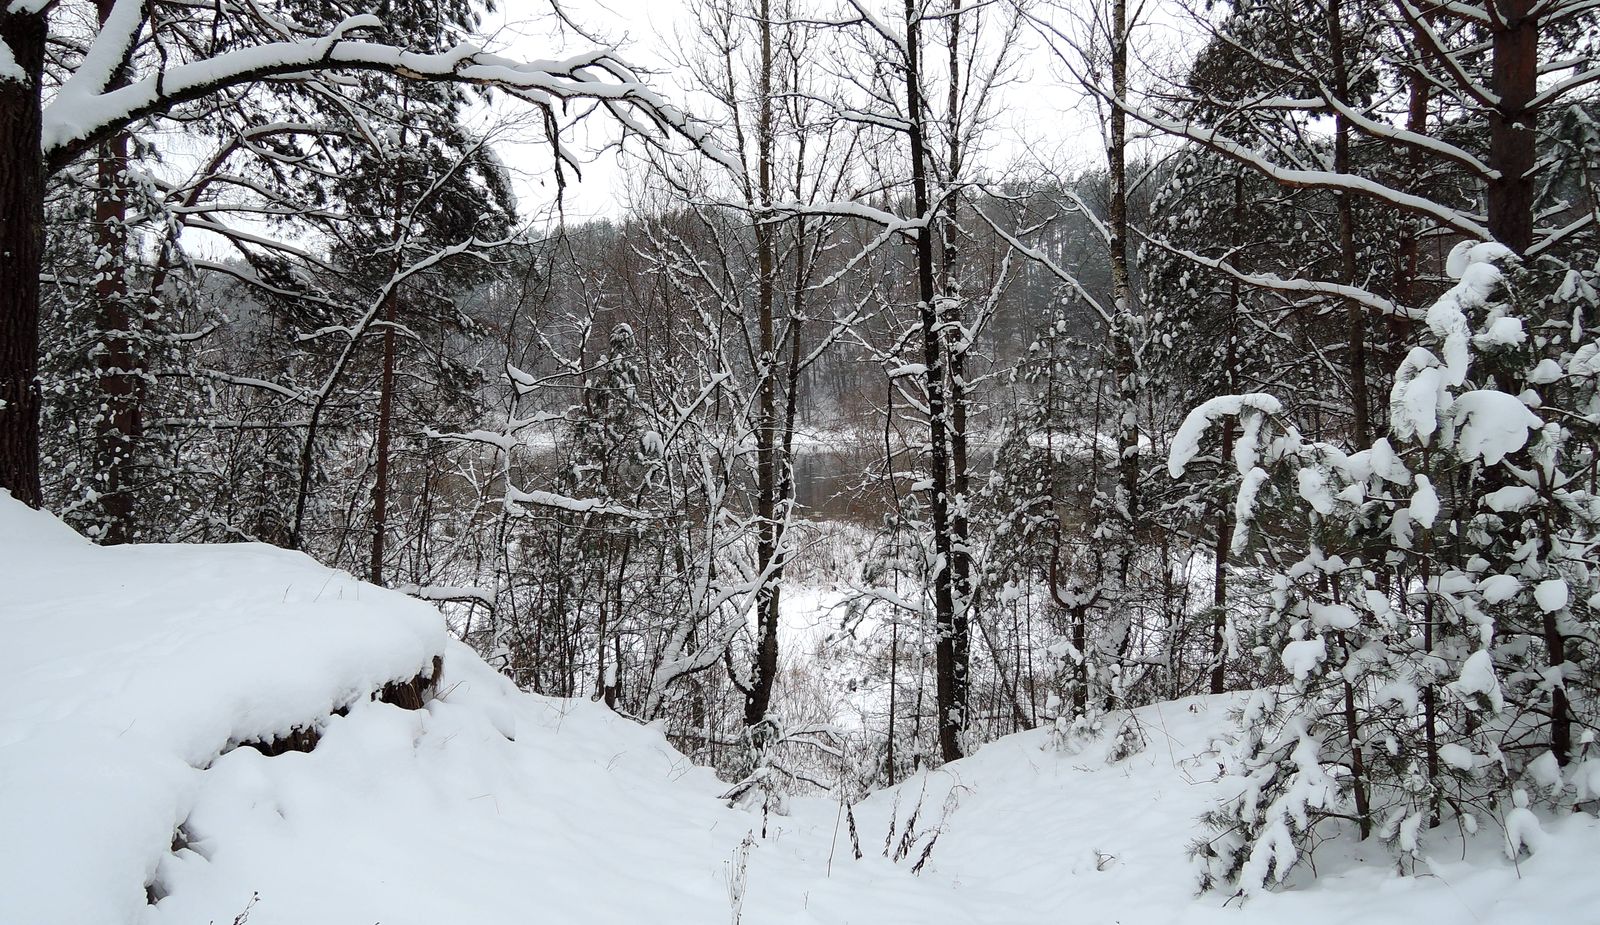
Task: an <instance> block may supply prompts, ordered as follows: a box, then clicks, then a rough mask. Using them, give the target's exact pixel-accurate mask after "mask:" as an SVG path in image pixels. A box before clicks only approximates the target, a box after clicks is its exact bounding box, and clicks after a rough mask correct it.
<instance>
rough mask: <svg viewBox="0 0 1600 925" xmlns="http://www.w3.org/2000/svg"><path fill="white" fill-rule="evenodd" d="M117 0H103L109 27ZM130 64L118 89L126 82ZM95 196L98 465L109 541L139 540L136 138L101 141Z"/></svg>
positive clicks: (104, 536)
mask: <svg viewBox="0 0 1600 925" xmlns="http://www.w3.org/2000/svg"><path fill="white" fill-rule="evenodd" d="M112 5H113V0H97V2H96V8H97V12H98V13H99V17H100V23H101V25H102V26H103V25H104V24H105V21H106V17H108V16H110V15H111V7H112ZM124 82H125V81H124V80H123V74H122V69H121V68H120V67H119V68H118V70H117V76H116V77H114V78H112V81H111V84H110V86H112V87H118V86H121V85H122V84H123V83H124ZM96 181H97V182H96V186H95V200H94V228H95V258H96V259H95V280H94V310H95V320H94V328H95V336H96V337H97V338H98V340H99V343H98V344H97V345H96V347H97V349H96V352H95V356H94V364H95V372H96V386H97V388H98V391H99V394H98V398H99V399H100V402H99V404H100V408H99V411H98V413H97V414H96V416H95V426H94V431H95V466H94V473H93V474H94V476H95V477H96V479H97V480H98V482H97V484H96V486H95V487H96V489H97V491H98V492H99V496H100V497H99V507H100V512H101V517H102V521H101V524H100V526H101V530H102V532H101V534H100V535H99V536H98V537H97V539H99V541H100V542H101V543H104V544H106V545H108V546H109V545H116V544H119V543H126V542H128V541H130V540H131V539H133V535H134V523H133V520H134V518H133V508H134V504H133V484H132V483H133V482H134V478H133V472H132V470H133V468H134V467H135V465H136V464H137V463H136V457H137V455H138V452H139V438H140V436H141V434H142V433H143V431H144V423H143V417H144V416H143V405H144V400H143V399H144V372H145V371H144V360H143V356H142V355H141V354H142V351H140V350H139V348H138V335H137V332H136V330H135V329H136V328H137V327H138V325H139V323H140V318H139V316H140V313H139V312H137V311H134V310H133V309H132V308H131V306H130V304H129V301H128V299H129V296H128V276H129V274H130V272H131V267H130V266H129V255H128V135H127V133H126V132H118V133H116V134H115V135H112V136H111V137H110V138H108V139H106V140H105V141H103V142H101V143H100V146H99V162H98V164H97V165H96Z"/></svg>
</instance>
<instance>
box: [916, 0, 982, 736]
mask: <svg viewBox="0 0 1600 925" xmlns="http://www.w3.org/2000/svg"><path fill="white" fill-rule="evenodd" d="M905 16H906V42H905V45H906V72H905V81H906V121H907V126H908V127H907V130H906V134H907V136H908V140H909V142H910V148H911V152H910V153H911V200H912V208H913V209H914V210H915V212H916V214H917V216H918V217H919V218H921V219H923V220H924V221H926V220H927V219H928V218H930V212H931V211H932V203H931V202H930V201H929V196H928V151H927V144H926V138H925V134H924V133H925V116H926V113H925V107H924V105H923V100H922V62H921V57H922V56H921V44H922V22H921V12H920V10H919V9H918V4H917V2H916V0H906V3H905ZM930 225H931V222H927V223H926V224H924V225H923V227H921V228H919V229H918V231H917V236H916V261H917V318H918V322H919V326H920V328H921V334H922V363H923V367H924V373H923V385H924V388H925V389H926V391H927V400H928V443H929V447H928V453H929V468H930V469H931V472H930V473H929V483H930V487H929V489H928V509H929V515H930V517H931V519H932V521H933V524H932V526H933V546H934V554H935V555H936V556H937V558H938V562H937V563H936V565H935V570H934V575H933V612H934V613H933V619H934V632H935V636H936V638H935V641H934V653H933V655H934V659H933V660H934V703H935V708H936V710H937V712H938V716H937V720H936V721H937V725H938V731H939V752H940V755H941V756H942V757H943V758H944V760H945V761H954V760H956V759H957V758H960V757H961V756H962V754H963V750H962V747H961V733H962V732H963V731H964V730H965V729H966V722H967V716H966V697H965V686H966V685H965V682H966V677H965V673H964V672H961V671H958V670H957V667H956V665H957V661H958V653H959V652H963V651H965V649H966V639H965V636H966V633H965V630H966V627H965V621H964V620H963V621H962V622H961V623H960V624H959V625H958V624H957V622H956V616H957V615H956V599H955V588H954V584H955V581H954V579H955V569H954V568H953V563H954V560H955V555H956V550H955V543H954V541H953V532H952V530H951V523H950V500H951V493H952V490H953V488H954V486H953V485H952V484H951V479H950V428H949V418H948V415H949V408H948V407H947V405H946V401H945V362H944V352H945V351H944V344H943V336H942V334H941V332H940V330H939V327H940V325H939V322H940V318H939V312H938V295H939V293H938V289H937V287H936V285H935V281H934V253H933V233H932V231H933V230H932V228H931V227H930ZM958 635H959V636H960V637H961V638H960V639H959V640H958Z"/></svg>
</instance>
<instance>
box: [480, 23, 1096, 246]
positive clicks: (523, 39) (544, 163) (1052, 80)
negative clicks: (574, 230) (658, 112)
mask: <svg viewBox="0 0 1600 925" xmlns="http://www.w3.org/2000/svg"><path fill="white" fill-rule="evenodd" d="M548 2H549V0H502V4H503V5H502V8H501V9H499V10H497V11H496V12H495V13H493V14H490V16H489V17H488V18H487V19H486V21H485V24H484V25H485V31H486V32H487V33H488V35H489V37H490V39H491V42H490V44H491V47H496V48H503V49H504V50H506V51H508V52H510V53H511V54H513V55H514V56H516V57H522V58H551V57H559V56H561V55H563V54H571V53H574V52H577V51H579V50H582V49H584V48H587V47H589V43H587V42H585V41H584V40H583V39H582V38H581V37H580V36H577V35H573V34H571V33H568V34H566V35H565V36H558V35H555V34H553V33H552V31H551V28H550V24H549V17H548V16H547V15H545V14H546V13H547V11H548V10H549V6H548ZM564 2H565V4H566V7H567V9H568V11H569V12H570V13H571V14H572V15H573V16H574V17H576V18H577V19H578V21H579V22H581V23H583V24H584V25H585V27H586V28H589V29H591V30H593V31H594V32H596V33H597V34H599V35H602V36H604V37H606V38H608V39H611V40H614V41H616V42H618V43H619V44H620V45H621V47H622V49H623V53H624V57H625V58H626V59H627V60H628V61H629V62H630V63H631V64H633V65H635V66H636V67H640V68H644V69H647V70H652V71H656V72H658V73H657V74H656V75H655V76H653V77H652V78H651V83H652V84H653V85H655V86H656V87H657V88H658V89H660V90H661V91H662V92H664V93H666V94H667V95H668V97H669V98H670V99H673V100H674V101H681V100H683V99H684V96H685V94H684V93H683V92H682V88H681V87H678V86H676V85H675V84H674V81H673V75H672V74H671V73H670V68H669V65H668V64H667V62H666V61H665V60H664V55H665V54H666V52H667V51H668V50H670V49H671V48H672V47H674V37H675V34H676V33H677V32H678V31H679V29H678V27H679V26H680V25H681V24H682V23H683V21H684V20H685V18H686V16H687V14H686V12H685V7H684V3H683V2H682V0H564ZM1028 38H1029V41H1030V44H1029V46H1028V47H1027V48H1025V49H1024V50H1023V54H1022V56H1021V58H1020V69H1019V72H1018V80H1017V81H1016V82H1015V83H1013V84H1012V85H1011V86H1009V87H1007V88H1006V89H1005V91H1004V96H1003V98H1002V99H1001V103H1000V105H999V106H998V107H997V108H996V120H995V125H994V129H993V137H992V139H991V144H992V148H991V150H990V152H989V153H988V155H987V163H986V164H985V167H986V168H987V169H988V170H990V171H997V170H999V169H1001V168H1003V167H1004V166H1006V165H1007V164H1010V163H1012V162H1016V161H1031V160H1038V161H1042V162H1045V163H1051V164H1072V165H1076V166H1089V165H1093V164H1098V163H1099V162H1100V161H1101V160H1102V158H1103V155H1102V153H1101V150H1100V145H1101V141H1100V136H1099V132H1098V129H1097V128H1096V127H1095V126H1094V123H1093V117H1092V112H1091V111H1090V110H1089V108H1088V107H1087V106H1086V105H1084V104H1083V102H1082V99H1081V97H1080V95H1079V94H1078V93H1077V92H1076V91H1074V90H1072V89H1071V88H1069V87H1068V86H1066V85H1064V83H1063V80H1062V79H1061V77H1060V75H1058V74H1055V73H1053V72H1052V69H1051V66H1050V60H1049V57H1048V55H1046V54H1045V53H1044V52H1043V51H1042V50H1041V49H1040V48H1039V47H1037V46H1038V44H1039V43H1038V40H1037V39H1034V38H1033V37H1031V36H1029V37H1028ZM691 108H692V107H691ZM501 109H502V113H501V115H502V116H503V115H505V114H509V113H515V112H516V111H517V107H515V106H510V105H508V106H505V107H501ZM595 121H599V120H595ZM504 130H505V129H502V131H504ZM589 134H590V135H591V136H600V138H598V139H596V141H597V143H603V142H604V141H611V140H614V138H615V132H614V131H610V130H606V131H598V130H597V131H592V132H590V133H589ZM500 150H501V152H502V157H504V159H505V160H506V161H507V163H508V165H509V166H511V168H512V170H513V173H514V174H515V176H516V178H517V180H516V182H517V186H518V193H519V195H520V196H521V197H522V199H523V203H524V211H525V213H526V214H529V215H530V217H531V215H532V213H534V212H535V211H537V209H538V208H539V207H540V206H542V205H543V204H546V203H549V202H551V201H552V200H553V199H554V194H555V188H554V178H553V176H552V174H551V171H550V158H549V155H548V152H546V151H545V150H543V149H542V148H541V147H539V146H536V145H532V144H529V143H526V142H524V143H515V142H512V143H503V144H501V145H500ZM626 185H627V184H626V177H625V173H624V170H623V169H622V168H621V167H620V166H619V164H618V158H617V156H616V154H615V153H614V152H609V151H605V152H599V153H597V154H594V155H592V160H591V162H590V163H589V164H588V165H587V166H585V168H584V175H583V179H582V181H581V182H580V183H578V184H576V185H575V186H569V187H568V190H567V195H566V204H567V209H566V211H567V217H568V219H569V220H578V219H583V218H590V217H599V216H616V215H619V214H621V213H622V212H623V211H624V210H625V209H626V207H627V199H626Z"/></svg>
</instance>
